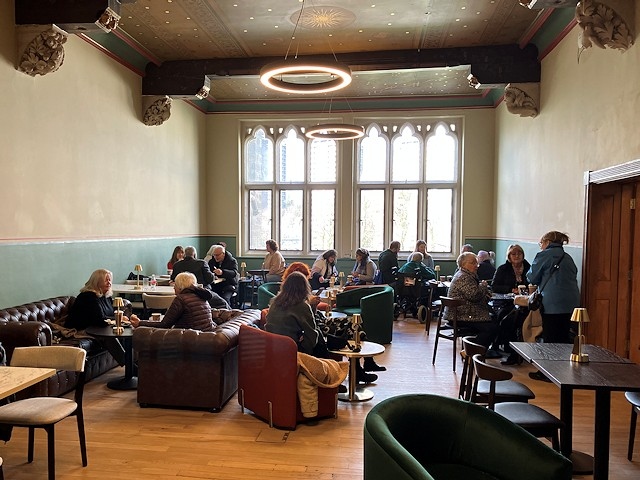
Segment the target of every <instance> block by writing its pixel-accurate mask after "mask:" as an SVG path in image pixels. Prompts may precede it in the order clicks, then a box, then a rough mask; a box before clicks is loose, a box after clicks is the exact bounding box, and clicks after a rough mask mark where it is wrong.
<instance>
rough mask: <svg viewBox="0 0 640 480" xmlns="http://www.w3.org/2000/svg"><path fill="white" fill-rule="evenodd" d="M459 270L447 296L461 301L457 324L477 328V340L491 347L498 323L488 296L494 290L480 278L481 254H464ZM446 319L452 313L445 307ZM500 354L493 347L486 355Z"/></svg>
mask: <svg viewBox="0 0 640 480" xmlns="http://www.w3.org/2000/svg"><path fill="white" fill-rule="evenodd" d="M457 264H458V271H457V272H456V273H455V275H454V276H453V279H452V280H451V286H450V287H449V293H448V296H449V297H451V298H454V299H458V300H462V302H463V303H462V305H460V306H459V307H458V309H457V314H458V321H457V323H458V326H459V327H463V328H465V329H469V330H471V331H474V332H475V333H476V334H477V336H476V339H475V342H476V343H479V344H481V345H484V346H485V347H487V349H489V347H490V346H491V344H492V343H493V341H494V340H495V339H496V334H497V326H496V324H495V323H494V322H493V320H492V319H491V315H490V313H489V303H488V302H489V299H490V298H491V292H490V291H489V287H488V286H487V282H485V281H480V280H479V279H478V275H477V273H476V272H477V270H478V257H476V255H475V253H472V252H465V253H461V254H460V256H459V257H458V260H457ZM442 318H443V320H445V321H449V320H452V319H453V312H451V311H450V309H449V308H448V307H445V309H444V313H443V315H442ZM498 357H500V354H499V353H498V352H496V351H494V350H487V358H498Z"/></svg>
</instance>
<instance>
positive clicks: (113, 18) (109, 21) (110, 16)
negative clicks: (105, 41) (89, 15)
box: [96, 7, 120, 33]
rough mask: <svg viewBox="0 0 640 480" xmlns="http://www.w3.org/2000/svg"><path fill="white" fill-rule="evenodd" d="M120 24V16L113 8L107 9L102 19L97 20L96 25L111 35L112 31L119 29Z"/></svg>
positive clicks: (101, 16)
mask: <svg viewBox="0 0 640 480" xmlns="http://www.w3.org/2000/svg"><path fill="white" fill-rule="evenodd" d="M119 22H120V15H118V14H117V13H116V12H114V11H113V10H112V9H111V8H109V7H107V8H106V10H105V11H104V12H102V15H100V18H99V19H98V20H96V25H97V26H98V27H100V29H101V30H103V31H105V32H106V33H110V32H111V30H115V29H116V28H118V23H119Z"/></svg>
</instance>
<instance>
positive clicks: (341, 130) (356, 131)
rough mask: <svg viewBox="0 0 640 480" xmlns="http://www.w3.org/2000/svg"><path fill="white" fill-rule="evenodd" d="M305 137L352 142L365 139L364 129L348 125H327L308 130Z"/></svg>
mask: <svg viewBox="0 0 640 480" xmlns="http://www.w3.org/2000/svg"><path fill="white" fill-rule="evenodd" d="M305 136H306V137H307V138H317V139H325V140H352V139H356V138H362V137H364V127H361V126H359V125H351V124H348V123H325V124H320V125H316V126H315V127H311V128H308V129H307V131H306V132H305Z"/></svg>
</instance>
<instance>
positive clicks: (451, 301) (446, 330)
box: [431, 297, 471, 372]
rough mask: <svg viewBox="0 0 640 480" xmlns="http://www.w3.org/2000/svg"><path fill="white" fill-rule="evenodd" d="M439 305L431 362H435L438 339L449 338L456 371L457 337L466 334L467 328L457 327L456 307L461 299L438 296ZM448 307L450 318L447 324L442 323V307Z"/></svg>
mask: <svg viewBox="0 0 640 480" xmlns="http://www.w3.org/2000/svg"><path fill="white" fill-rule="evenodd" d="M440 301H441V302H442V303H441V306H440V311H439V313H438V322H437V324H436V341H435V342H434V344H433V360H432V362H431V363H432V364H433V365H435V364H436V353H437V352H438V340H439V339H440V338H443V339H445V340H451V341H452V342H453V371H454V372H455V371H456V354H457V351H456V348H457V345H458V338H462V337H464V336H465V335H468V334H469V333H471V332H469V331H468V330H467V329H464V328H461V327H458V307H459V306H460V305H462V303H463V302H462V300H459V299H456V298H450V297H440ZM445 308H448V309H449V311H450V312H452V316H451V319H450V320H449V323H448V324H443V321H442V314H443V313H444V309H445Z"/></svg>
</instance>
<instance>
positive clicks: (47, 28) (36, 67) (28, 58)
mask: <svg viewBox="0 0 640 480" xmlns="http://www.w3.org/2000/svg"><path fill="white" fill-rule="evenodd" d="M16 33H17V36H18V42H17V44H18V56H17V65H16V69H17V70H19V71H20V72H23V73H26V74H27V75H31V76H32V77H35V76H36V75H46V74H48V73H53V72H55V71H56V70H58V68H60V66H61V65H62V63H63V62H64V48H63V45H64V43H65V42H66V41H67V33H66V32H64V31H63V30H61V29H59V28H58V27H56V26H55V25H18V26H16Z"/></svg>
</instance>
